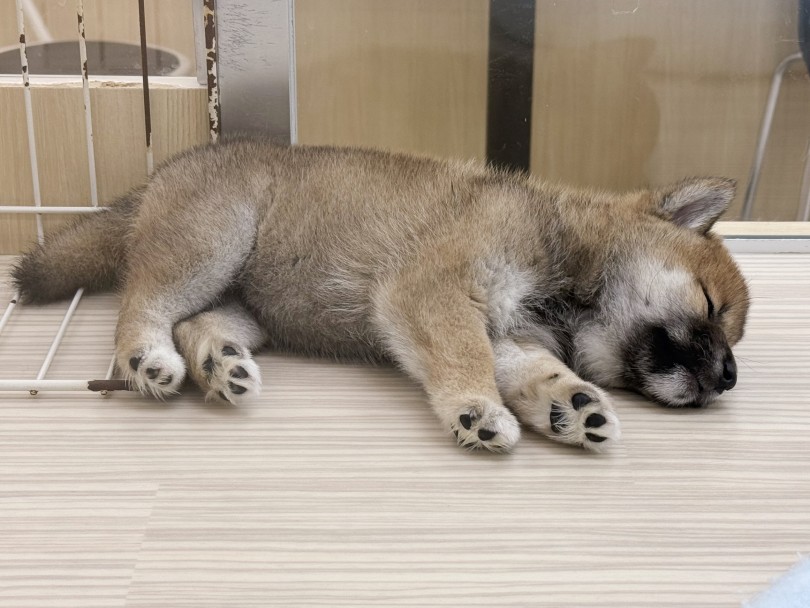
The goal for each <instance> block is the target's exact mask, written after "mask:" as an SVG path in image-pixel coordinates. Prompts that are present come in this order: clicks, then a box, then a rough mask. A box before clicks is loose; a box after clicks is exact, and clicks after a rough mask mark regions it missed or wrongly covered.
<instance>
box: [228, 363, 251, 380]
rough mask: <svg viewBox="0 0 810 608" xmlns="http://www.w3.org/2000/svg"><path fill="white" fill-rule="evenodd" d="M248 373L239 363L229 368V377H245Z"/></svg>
mask: <svg viewBox="0 0 810 608" xmlns="http://www.w3.org/2000/svg"><path fill="white" fill-rule="evenodd" d="M247 377H248V373H247V370H246V369H245V368H244V367H242V366H241V365H237V366H236V367H234V368H233V369H232V370H231V378H240V379H242V378H247Z"/></svg>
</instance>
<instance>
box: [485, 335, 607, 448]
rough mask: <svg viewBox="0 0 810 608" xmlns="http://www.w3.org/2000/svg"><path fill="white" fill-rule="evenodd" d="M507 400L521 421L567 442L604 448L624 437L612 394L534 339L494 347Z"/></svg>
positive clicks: (502, 342) (500, 384)
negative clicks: (576, 372) (575, 371)
mask: <svg viewBox="0 0 810 608" xmlns="http://www.w3.org/2000/svg"><path fill="white" fill-rule="evenodd" d="M493 347H494V351H495V377H496V379H497V382H498V389H499V390H500V392H501V396H502V397H503V400H504V402H505V403H506V405H507V406H509V408H510V409H511V410H512V411H513V412H514V413H515V414H516V415H517V417H518V418H519V419H520V421H521V422H523V423H524V424H526V425H527V426H529V427H531V428H533V429H535V430H537V431H539V432H541V433H542V434H544V435H546V436H547V437H550V438H551V439H554V440H556V441H561V442H563V443H571V444H574V445H581V446H583V447H586V448H588V449H590V450H596V451H599V450H602V449H604V448H605V447H608V446H609V445H610V444H611V443H614V442H615V441H616V440H618V439H619V435H620V431H619V419H618V417H617V416H616V413H615V412H614V410H613V405H612V404H611V401H610V397H608V395H607V394H606V393H605V391H603V390H602V389H600V388H599V387H597V386H595V385H593V384H590V383H589V382H586V381H584V380H582V379H581V378H580V377H579V376H577V375H576V374H575V373H574V372H573V371H571V370H570V369H569V368H568V367H567V366H566V365H565V364H564V363H563V362H562V361H560V360H559V359H557V358H556V357H555V356H554V355H552V354H551V353H550V352H549V351H548V350H547V349H545V348H544V347H543V346H540V345H539V344H535V343H532V342H530V341H522V340H512V339H507V338H505V339H501V340H497V341H496V342H495V344H494V345H493Z"/></svg>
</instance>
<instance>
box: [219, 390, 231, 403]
mask: <svg viewBox="0 0 810 608" xmlns="http://www.w3.org/2000/svg"><path fill="white" fill-rule="evenodd" d="M217 394H218V395H219V398H220V399H222V400H223V401H225V402H226V403H230V402H231V400H230V399H228V398H227V397H226V396H225V393H223V392H222V391H219V392H218V393H217Z"/></svg>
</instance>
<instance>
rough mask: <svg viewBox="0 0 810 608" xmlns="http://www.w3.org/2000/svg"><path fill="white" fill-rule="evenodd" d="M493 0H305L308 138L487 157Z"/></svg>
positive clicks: (301, 89)
mask: <svg viewBox="0 0 810 608" xmlns="http://www.w3.org/2000/svg"><path fill="white" fill-rule="evenodd" d="M488 7H489V2H488V0H441V1H440V2H437V1H436V0H407V1H405V2H403V1H402V0H339V1H336V0H297V1H296V38H297V49H296V52H297V60H298V71H297V76H298V104H299V106H298V111H299V134H300V140H301V142H302V143H329V144H352V145H364V146H377V147H384V148H389V149H395V150H405V151H413V152H422V153H429V154H435V155H439V156H461V157H477V158H483V157H484V154H485V149H486V141H485V129H484V125H485V120H486V86H487V69H486V63H487V35H488V34H487V32H488V15H489V9H488Z"/></svg>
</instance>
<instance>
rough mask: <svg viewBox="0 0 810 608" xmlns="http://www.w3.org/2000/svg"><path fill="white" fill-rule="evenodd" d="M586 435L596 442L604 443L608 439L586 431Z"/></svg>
mask: <svg viewBox="0 0 810 608" xmlns="http://www.w3.org/2000/svg"><path fill="white" fill-rule="evenodd" d="M585 436H586V437H587V438H588V439H590V440H591V441H593V442H594V443H602V442H603V441H604V440H605V439H607V437H602V436H601V435H597V434H596V433H585Z"/></svg>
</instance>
